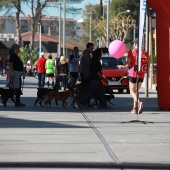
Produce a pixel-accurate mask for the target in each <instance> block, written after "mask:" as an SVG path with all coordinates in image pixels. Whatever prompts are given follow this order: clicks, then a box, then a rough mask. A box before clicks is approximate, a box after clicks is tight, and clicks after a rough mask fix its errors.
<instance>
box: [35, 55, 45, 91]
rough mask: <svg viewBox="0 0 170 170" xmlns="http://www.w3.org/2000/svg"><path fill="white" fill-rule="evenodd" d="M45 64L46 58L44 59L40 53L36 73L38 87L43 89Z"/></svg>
mask: <svg viewBox="0 0 170 170" xmlns="http://www.w3.org/2000/svg"><path fill="white" fill-rule="evenodd" d="M45 63H46V58H45V57H44V52H41V55H40V58H39V59H38V60H37V73H38V87H39V88H44V86H45V72H46V69H45Z"/></svg>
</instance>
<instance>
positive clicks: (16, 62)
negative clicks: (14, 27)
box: [9, 44, 25, 107]
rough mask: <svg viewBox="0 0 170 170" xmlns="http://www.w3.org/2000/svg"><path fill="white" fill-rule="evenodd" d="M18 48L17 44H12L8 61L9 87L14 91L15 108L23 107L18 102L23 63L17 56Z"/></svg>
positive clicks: (20, 92)
mask: <svg viewBox="0 0 170 170" xmlns="http://www.w3.org/2000/svg"><path fill="white" fill-rule="evenodd" d="M19 48H20V46H19V45H18V44H13V45H12V47H11V50H12V53H11V55H10V59H9V68H10V73H9V74H10V87H11V88H12V89H14V91H15V96H16V103H15V106H16V107H21V106H25V104H23V103H21V102H20V95H21V94H22V91H21V76H22V74H23V62H22V61H21V59H20V58H19V56H18V53H19Z"/></svg>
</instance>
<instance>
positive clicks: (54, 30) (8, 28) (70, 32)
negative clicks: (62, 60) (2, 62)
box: [0, 15, 84, 41]
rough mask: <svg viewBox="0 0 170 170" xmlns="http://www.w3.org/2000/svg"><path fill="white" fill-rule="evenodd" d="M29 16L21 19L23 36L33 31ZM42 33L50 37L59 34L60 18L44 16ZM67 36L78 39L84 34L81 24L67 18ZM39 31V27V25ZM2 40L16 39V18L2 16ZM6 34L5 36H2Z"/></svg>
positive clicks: (0, 38)
mask: <svg viewBox="0 0 170 170" xmlns="http://www.w3.org/2000/svg"><path fill="white" fill-rule="evenodd" d="M29 18H30V17H29V16H28V17H27V18H26V17H20V32H21V34H23V33H25V32H28V31H30V30H31V25H30V22H29ZM41 21H42V23H41V27H42V33H44V34H48V35H58V34H59V17H51V16H46V15H43V16H42V19H41ZM65 23H66V26H65V35H66V38H69V39H77V38H79V37H80V36H82V35H83V34H84V32H83V30H82V29H81V24H80V23H79V22H77V20H74V19H71V18H66V22H65ZM37 31H39V29H38V25H37ZM60 33H61V36H62V35H63V19H62V18H61V30H60ZM0 34H1V35H0V40H1V41H3V40H8V39H10V38H11V37H12V38H14V40H15V39H16V18H15V17H11V16H0ZM2 34H5V35H2Z"/></svg>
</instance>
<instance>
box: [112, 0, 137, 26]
mask: <svg viewBox="0 0 170 170" xmlns="http://www.w3.org/2000/svg"><path fill="white" fill-rule="evenodd" d="M110 6H111V7H110V11H111V15H113V16H116V15H117V14H119V13H120V12H124V11H127V10H130V16H131V17H132V18H133V19H135V20H136V22H137V23H138V11H139V9H138V6H139V0H113V1H111V3H110ZM123 15H128V14H123Z"/></svg>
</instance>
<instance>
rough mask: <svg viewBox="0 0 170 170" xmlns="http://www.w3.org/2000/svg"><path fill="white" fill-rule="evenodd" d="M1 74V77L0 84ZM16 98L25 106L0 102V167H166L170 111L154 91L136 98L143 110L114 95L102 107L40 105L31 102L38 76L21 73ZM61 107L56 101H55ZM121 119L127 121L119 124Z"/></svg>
mask: <svg viewBox="0 0 170 170" xmlns="http://www.w3.org/2000/svg"><path fill="white" fill-rule="evenodd" d="M4 83H5V78H4V77H3V78H2V77H1V78H0V86H1V87H2V86H3V85H4ZM24 87H25V88H24V94H23V96H22V97H21V101H22V102H23V103H25V104H26V107H22V108H18V107H14V104H13V103H12V102H11V101H10V99H9V101H8V103H7V107H6V108H5V107H3V106H2V104H1V103H0V168H2V167H5V166H6V167H34V166H35V167H60V168H61V167H62V168H73V169H75V168H76V167H77V168H96V169H97V168H101V167H103V168H106V169H107V168H113V167H114V168H116V167H117V168H121V169H122V168H126V169H128V168H129V169H131V168H133V169H134V168H136V169H142V168H143V169H144V168H145V169H149V168H150V169H153V168H154V167H155V168H159V169H170V112H165V111H160V110H159V108H158V106H157V96H156V91H155V90H151V91H150V92H149V98H145V97H144V96H145V95H144V89H141V91H140V98H141V100H142V101H143V102H144V112H143V114H141V115H139V117H138V120H140V121H148V122H153V123H146V124H143V123H140V122H130V123H129V121H132V120H135V121H136V120H137V116H136V115H133V114H131V113H130V110H131V108H132V99H131V96H130V95H129V94H126V93H124V94H115V99H114V100H113V101H112V102H113V103H114V104H115V106H111V105H110V106H111V108H110V109H107V110H99V109H97V108H91V109H82V110H79V109H73V108H71V107H69V106H70V104H69V103H70V101H68V105H67V107H66V108H62V107H59V108H56V107H55V104H54V102H53V103H52V106H51V108H43V107H41V106H39V105H38V104H37V107H34V101H35V97H36V92H37V89H36V87H37V80H36V79H35V78H33V77H26V79H25V86H24ZM60 106H61V103H60ZM123 122H126V123H123Z"/></svg>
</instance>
